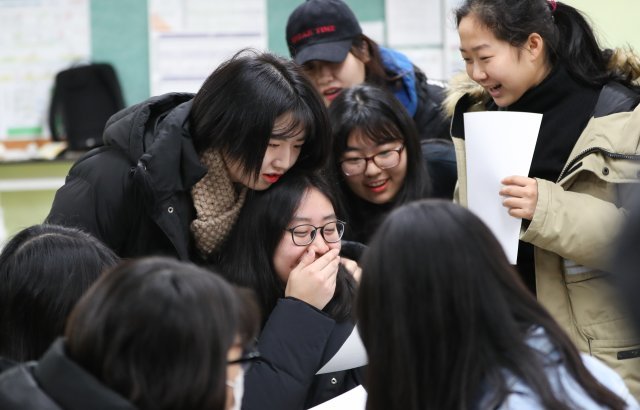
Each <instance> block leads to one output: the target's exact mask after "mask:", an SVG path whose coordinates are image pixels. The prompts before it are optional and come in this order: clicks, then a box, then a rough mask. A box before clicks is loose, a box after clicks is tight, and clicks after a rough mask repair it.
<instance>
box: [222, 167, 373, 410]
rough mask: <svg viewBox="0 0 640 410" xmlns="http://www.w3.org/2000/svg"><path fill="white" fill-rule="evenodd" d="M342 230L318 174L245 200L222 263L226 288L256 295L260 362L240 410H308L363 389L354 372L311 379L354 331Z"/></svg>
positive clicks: (290, 177) (297, 176) (292, 177)
mask: <svg viewBox="0 0 640 410" xmlns="http://www.w3.org/2000/svg"><path fill="white" fill-rule="evenodd" d="M344 228H345V223H344V222H343V220H342V219H341V218H339V217H338V215H337V212H336V200H335V196H334V194H333V192H332V190H331V188H330V186H329V184H328V183H327V182H326V181H325V180H324V178H322V177H321V176H319V175H316V174H309V175H305V174H301V173H298V172H290V173H288V174H287V175H285V176H284V177H283V178H282V181H280V182H279V183H278V184H277V185H276V186H274V187H273V188H271V189H269V190H267V191H263V192H254V193H253V194H252V195H251V196H250V198H248V200H247V205H246V207H245V209H243V212H242V214H241V215H240V219H239V222H238V226H237V228H236V230H235V231H234V232H233V234H232V236H231V237H230V239H229V244H228V246H227V247H226V248H225V250H224V257H223V263H222V271H223V272H224V273H225V275H226V277H227V278H228V279H229V280H230V281H231V282H233V283H236V284H238V285H241V286H245V287H248V288H250V289H252V290H253V291H254V292H255V293H256V294H257V296H258V300H259V303H260V306H261V308H262V313H263V316H264V321H263V328H262V332H261V333H260V336H259V340H258V349H259V350H260V353H261V355H262V357H263V358H264V359H263V361H260V362H258V363H257V364H256V365H255V366H253V367H252V368H251V370H250V371H249V372H248V373H247V375H246V378H245V394H244V397H245V399H244V401H243V404H242V408H243V409H246V410H250V409H307V408H309V407H312V406H314V405H317V404H319V403H322V402H324V401H327V400H329V399H331V398H333V397H335V396H337V395H339V394H342V393H344V392H345V391H347V390H349V389H351V388H353V387H355V386H357V385H358V384H360V383H361V378H360V371H359V370H346V371H339V372H333V373H328V374H323V375H316V372H317V371H318V370H319V369H320V368H321V367H322V365H323V364H324V363H326V362H327V361H328V360H329V359H330V358H331V357H333V355H334V354H335V353H336V352H337V351H338V349H339V348H340V346H342V344H343V343H344V341H345V340H346V339H347V337H348V336H349V334H350V333H351V331H352V330H353V328H354V324H353V322H352V320H351V316H350V314H351V307H352V303H353V298H354V294H355V288H356V282H355V278H354V276H352V274H351V273H349V271H347V269H346V267H345V266H344V265H343V264H342V263H341V257H340V255H339V253H340V249H341V243H340V240H341V238H342V234H343V233H344ZM358 270H359V269H358ZM356 276H357V275H356Z"/></svg>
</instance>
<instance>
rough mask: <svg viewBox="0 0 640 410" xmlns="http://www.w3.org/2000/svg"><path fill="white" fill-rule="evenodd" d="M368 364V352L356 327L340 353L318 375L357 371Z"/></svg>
mask: <svg viewBox="0 0 640 410" xmlns="http://www.w3.org/2000/svg"><path fill="white" fill-rule="evenodd" d="M368 362H369V359H368V358H367V351H366V350H365V348H364V345H363V344H362V339H360V333H358V326H354V327H353V332H351V334H350V335H349V337H348V338H347V340H345V342H344V344H343V345H342V346H341V347H340V349H339V350H338V352H337V353H336V354H335V355H334V356H333V357H332V358H331V359H330V360H329V361H328V362H327V363H326V364H325V365H324V366H322V368H321V369H320V370H318V372H317V373H316V374H323V373H332V372H339V371H341V370H347V369H355V368H356V367H360V366H364V365H365V364H367V363H368Z"/></svg>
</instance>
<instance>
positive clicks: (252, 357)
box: [227, 350, 262, 372]
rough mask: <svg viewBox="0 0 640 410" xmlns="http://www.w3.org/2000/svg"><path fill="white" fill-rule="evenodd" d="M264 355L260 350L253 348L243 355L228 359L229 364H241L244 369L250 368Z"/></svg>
mask: <svg viewBox="0 0 640 410" xmlns="http://www.w3.org/2000/svg"><path fill="white" fill-rule="evenodd" d="M261 357H262V356H260V352H258V351H257V350H251V351H249V352H246V353H244V354H243V355H242V356H240V357H239V358H237V359H235V360H228V361H227V366H230V365H232V364H239V365H240V367H241V368H242V370H243V371H245V372H246V371H247V370H249V368H250V367H251V365H252V364H253V363H254V362H256V361H257V360H259V359H260V358H261Z"/></svg>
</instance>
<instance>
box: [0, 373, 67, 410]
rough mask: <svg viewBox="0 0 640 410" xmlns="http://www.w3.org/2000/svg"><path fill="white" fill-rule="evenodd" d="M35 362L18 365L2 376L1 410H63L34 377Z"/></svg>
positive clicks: (0, 377)
mask: <svg viewBox="0 0 640 410" xmlns="http://www.w3.org/2000/svg"><path fill="white" fill-rule="evenodd" d="M34 368H35V363H34V362H29V363H23V364H18V365H16V366H12V367H10V368H9V369H8V370H6V371H4V372H2V373H1V374H0V408H2V409H15V410H20V409H22V410H31V409H33V410H35V409H38V410H62V408H61V407H60V406H58V405H57V404H56V403H55V402H54V401H53V400H52V399H51V398H50V397H49V396H48V395H47V394H46V393H45V392H44V391H43V390H41V389H40V388H39V387H38V383H37V382H36V379H35V377H34V375H33V369H34Z"/></svg>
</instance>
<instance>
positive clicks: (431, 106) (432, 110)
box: [413, 67, 451, 141]
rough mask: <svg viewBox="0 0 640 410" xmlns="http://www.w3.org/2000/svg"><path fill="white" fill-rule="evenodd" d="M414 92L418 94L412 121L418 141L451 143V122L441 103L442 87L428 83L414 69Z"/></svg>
mask: <svg viewBox="0 0 640 410" xmlns="http://www.w3.org/2000/svg"><path fill="white" fill-rule="evenodd" d="M415 74H416V92H417V93H418V108H417V109H416V113H415V114H414V116H413V121H414V122H415V124H416V128H417V129H418V137H419V138H420V141H428V140H431V139H441V140H445V141H451V133H450V130H449V128H450V127H449V126H450V123H451V120H450V119H449V118H448V117H447V116H446V114H445V112H444V110H443V107H442V102H443V101H444V98H445V94H446V93H445V89H444V87H442V86H440V85H438V84H436V83H432V82H429V81H428V80H427V76H426V75H425V74H424V73H423V72H422V70H420V69H419V68H417V67H415Z"/></svg>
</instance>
